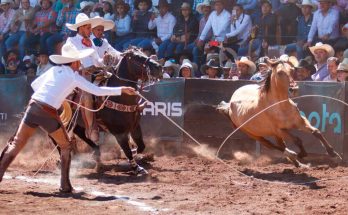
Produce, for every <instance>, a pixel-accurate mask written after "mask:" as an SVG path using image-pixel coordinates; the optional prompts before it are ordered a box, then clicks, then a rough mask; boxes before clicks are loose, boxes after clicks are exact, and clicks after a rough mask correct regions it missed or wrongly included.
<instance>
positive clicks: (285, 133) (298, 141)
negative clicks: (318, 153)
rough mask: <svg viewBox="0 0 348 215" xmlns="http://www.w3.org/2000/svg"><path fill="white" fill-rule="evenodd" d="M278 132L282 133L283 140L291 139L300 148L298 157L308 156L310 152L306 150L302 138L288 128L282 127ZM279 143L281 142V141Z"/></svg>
mask: <svg viewBox="0 0 348 215" xmlns="http://www.w3.org/2000/svg"><path fill="white" fill-rule="evenodd" d="M278 133H279V134H280V137H279V138H280V139H282V140H289V141H291V142H292V143H294V144H295V145H296V146H297V147H298V148H299V149H300V153H298V155H297V157H298V158H304V157H307V155H308V154H307V152H306V150H305V148H304V146H303V143H302V140H301V139H300V138H299V137H297V136H295V135H293V134H291V133H290V132H289V131H288V130H286V129H280V130H279V131H278ZM278 143H280V141H279V142H278Z"/></svg>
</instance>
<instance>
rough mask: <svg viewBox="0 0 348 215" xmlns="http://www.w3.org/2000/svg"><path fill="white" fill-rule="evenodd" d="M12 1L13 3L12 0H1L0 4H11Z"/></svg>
mask: <svg viewBox="0 0 348 215" xmlns="http://www.w3.org/2000/svg"><path fill="white" fill-rule="evenodd" d="M12 3H13V1H12V0H1V2H0V5H3V4H12Z"/></svg>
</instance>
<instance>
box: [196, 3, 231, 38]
mask: <svg viewBox="0 0 348 215" xmlns="http://www.w3.org/2000/svg"><path fill="white" fill-rule="evenodd" d="M230 23H231V14H230V13H229V12H228V11H227V10H225V9H224V10H223V11H221V13H220V14H217V13H216V11H213V12H212V13H211V14H210V15H209V18H208V21H207V23H206V24H205V26H204V29H203V31H202V33H201V36H200V37H199V40H203V41H204V40H205V37H206V36H207V35H208V32H209V30H210V29H212V30H213V35H214V37H215V39H216V40H217V41H220V42H222V41H224V39H225V36H226V34H227V33H228V30H229V25H230Z"/></svg>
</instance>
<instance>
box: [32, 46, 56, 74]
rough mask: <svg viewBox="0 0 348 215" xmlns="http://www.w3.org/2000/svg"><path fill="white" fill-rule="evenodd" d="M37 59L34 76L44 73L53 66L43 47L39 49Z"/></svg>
mask: <svg viewBox="0 0 348 215" xmlns="http://www.w3.org/2000/svg"><path fill="white" fill-rule="evenodd" d="M37 60H38V65H37V69H36V76H40V75H42V74H44V73H45V72H46V71H47V70H49V69H50V68H51V67H52V66H53V65H52V64H51V63H50V61H49V60H48V52H47V50H45V49H40V51H39V54H38V57H37Z"/></svg>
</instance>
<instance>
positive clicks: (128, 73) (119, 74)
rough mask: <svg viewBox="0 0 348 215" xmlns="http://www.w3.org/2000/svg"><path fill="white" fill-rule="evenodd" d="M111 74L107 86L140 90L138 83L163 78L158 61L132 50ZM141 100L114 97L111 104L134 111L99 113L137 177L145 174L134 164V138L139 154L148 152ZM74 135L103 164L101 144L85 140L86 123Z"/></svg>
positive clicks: (106, 108)
mask: <svg viewBox="0 0 348 215" xmlns="http://www.w3.org/2000/svg"><path fill="white" fill-rule="evenodd" d="M107 70H108V72H110V73H112V76H111V77H110V79H109V80H108V83H107V86H110V87H117V86H130V87H133V88H135V89H137V90H139V87H138V81H139V80H141V81H142V82H145V81H149V79H158V78H159V77H160V76H161V66H160V65H159V64H158V63H157V62H156V61H154V60H152V59H150V58H149V57H147V56H146V55H145V54H144V53H143V52H141V51H140V50H139V49H136V48H130V49H128V50H127V51H125V52H124V53H123V57H122V59H121V60H120V62H119V64H118V65H117V66H115V67H109V68H108V69H107ZM139 99H140V98H139V97H138V96H129V95H122V96H110V97H109V98H108V103H109V104H117V106H119V107H121V109H122V108H129V109H130V111H128V112H126V111H122V110H120V109H117V110H116V109H113V108H110V107H109V106H105V107H104V108H103V109H102V110H100V111H99V112H97V118H98V119H100V121H101V122H102V124H103V125H104V126H103V127H105V128H106V129H107V131H108V132H110V133H111V134H113V135H114V136H115V137H116V139H117V142H118V144H119V145H120V146H121V148H122V150H123V152H124V153H125V155H126V157H127V158H128V160H129V162H130V163H131V166H132V168H133V170H134V172H135V173H144V172H146V170H144V169H143V168H142V167H140V166H139V165H138V164H137V163H136V162H135V160H134V158H133V154H132V151H131V148H130V146H129V138H130V136H131V137H132V139H133V140H134V142H135V143H136V144H137V152H138V153H141V152H143V151H144V149H145V144H144V141H143V135H142V131H141V127H140V124H139V120H140V111H139V110H137V109H136V107H137V106H138V102H139ZM73 131H74V133H75V134H76V135H77V136H78V137H80V138H81V139H82V140H84V141H85V142H86V143H87V144H88V145H90V146H91V147H92V148H93V150H94V153H93V154H94V159H95V160H96V162H97V165H99V164H100V149H99V146H98V145H97V144H95V143H94V142H93V141H92V140H90V139H88V138H87V137H86V136H85V128H84V124H83V123H78V124H77V125H76V126H75V127H74V130H73Z"/></svg>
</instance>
